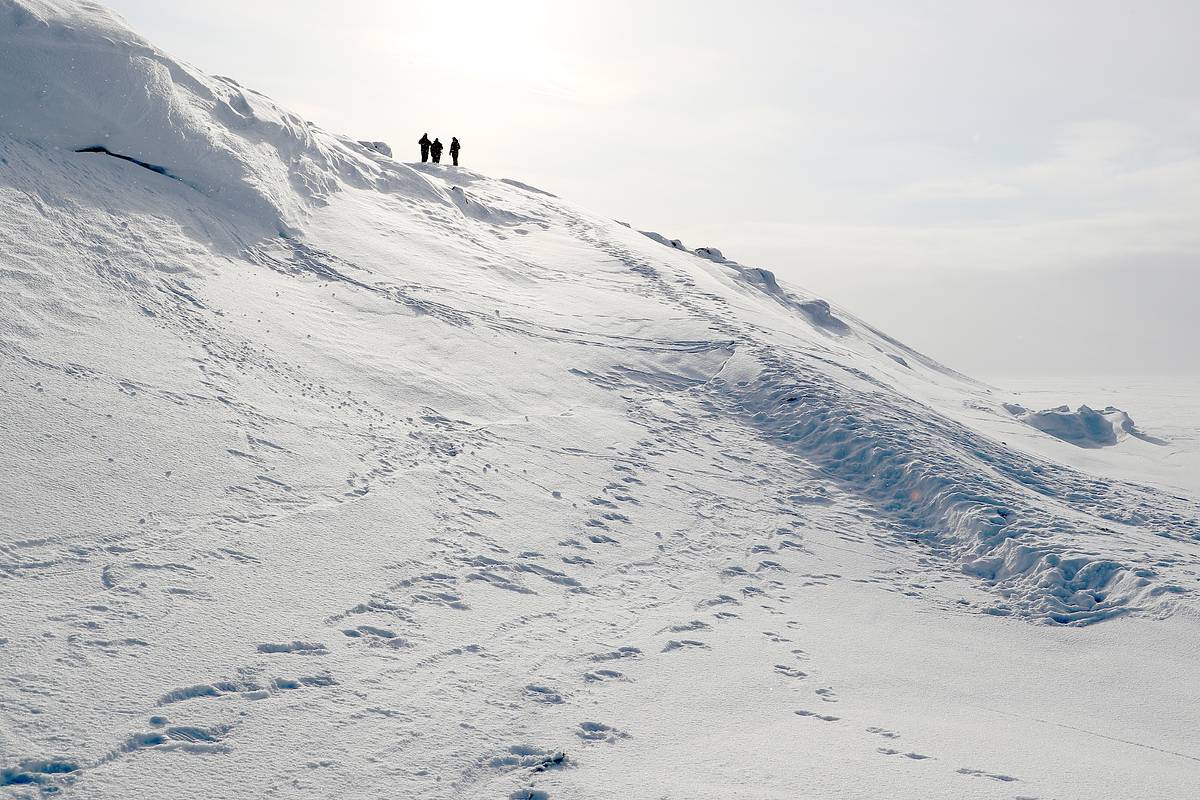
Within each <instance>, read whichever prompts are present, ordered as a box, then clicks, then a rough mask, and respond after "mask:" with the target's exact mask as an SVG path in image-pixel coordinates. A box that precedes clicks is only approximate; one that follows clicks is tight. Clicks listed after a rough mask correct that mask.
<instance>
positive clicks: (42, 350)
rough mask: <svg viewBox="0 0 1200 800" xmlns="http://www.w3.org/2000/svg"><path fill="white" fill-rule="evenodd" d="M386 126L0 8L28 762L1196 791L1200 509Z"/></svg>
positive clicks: (42, 6)
mask: <svg viewBox="0 0 1200 800" xmlns="http://www.w3.org/2000/svg"><path fill="white" fill-rule="evenodd" d="M361 133H362V134H363V135H366V134H368V133H373V132H361ZM387 152H388V149H387V147H386V145H383V144H382V143H377V142H359V141H357V140H355V139H352V138H347V137H343V136H339V135H335V134H331V133H329V132H326V131H323V130H321V129H320V128H318V127H316V126H315V125H313V124H311V123H309V122H307V121H305V120H304V119H302V118H300V117H299V116H297V115H295V114H293V113H291V112H289V111H287V110H285V109H283V108H280V107H279V106H278V105H276V104H275V103H274V102H272V101H271V100H270V99H268V98H266V97H264V96H263V95H261V94H258V93H256V92H254V91H252V90H250V89H248V88H245V87H242V86H240V85H239V84H238V83H237V82H235V81H234V80H231V79H229V78H220V77H213V76H209V75H206V74H204V73H202V72H201V71H199V70H197V69H195V68H193V67H191V66H189V65H186V64H182V63H180V62H178V61H176V60H174V59H172V58H171V57H170V56H168V55H167V54H165V53H163V52H162V51H160V50H158V49H157V48H156V47H154V46H153V45H152V44H151V43H149V42H147V41H145V40H144V39H142V38H140V37H139V36H137V35H136V34H134V33H132V32H130V31H129V30H128V28H127V27H126V26H125V24H124V23H123V22H122V21H120V20H119V19H118V18H116V17H115V16H114V15H112V14H111V13H109V12H108V11H106V10H105V9H104V8H103V7H102V6H100V5H99V4H97V3H93V2H84V1H83V0H0V274H2V276H3V280H2V281H0V363H3V368H4V375H5V380H4V382H3V384H2V385H0V402H2V404H3V405H2V411H3V416H4V419H5V420H6V423H5V425H4V426H3V428H2V429H0V448H2V449H3V453H4V459H3V461H2V462H0V475H2V476H3V479H4V482H5V484H6V487H7V492H6V494H5V499H4V500H3V501H2V502H0V623H2V625H0V665H2V666H3V669H2V670H0V675H2V682H0V758H2V759H3V761H2V763H0V768H2V770H3V771H2V772H0V794H2V795H5V796H11V797H20V798H25V797H29V798H33V797H41V796H45V795H49V794H55V793H58V794H62V795H63V796H69V797H81V798H83V797H87V798H118V797H120V798H131V797H136V798H142V797H145V798H150V797H178V798H184V797H196V798H201V797H238V798H242V797H244V798H260V797H287V798H301V797H311V798H326V797H346V798H360V797H361V798H376V797H380V798H382V797H419V798H476V797H477V798H495V797H504V798H508V797H512V798H547V797H549V798H610V797H647V798H650V797H654V798H659V797H669V798H681V799H682V798H691V799H694V798H710V797H711V798H718V797H721V798H724V797H743V796H744V797H755V798H757V797H772V798H774V797H780V798H783V797H789V798H791V797H814V798H815V797H822V798H823V797H891V798H910V797H911V798H918V797H919V798H962V797H977V798H993V797H995V798H1013V797H1019V796H1025V797H1043V798H1051V797H1055V798H1069V797H1090V798H1096V797H1114V798H1115V797H1127V796H1130V795H1129V790H1130V787H1137V793H1138V794H1139V796H1144V797H1164V798H1165V797H1183V796H1186V794H1187V791H1186V788H1187V787H1191V788H1192V789H1194V787H1195V786H1196V785H1197V782H1198V781H1200V738H1198V735H1197V734H1196V732H1195V731H1194V725H1193V722H1194V714H1195V711H1196V710H1197V709H1196V708H1195V705H1194V703H1195V698H1196V697H1197V696H1200V678H1198V677H1197V675H1196V670H1195V669H1194V662H1193V661H1192V660H1191V659H1192V657H1194V646H1195V643H1196V641H1197V639H1196V636H1195V634H1196V633H1197V630H1198V629H1197V613H1196V608H1197V606H1196V602H1195V592H1196V589H1197V588H1200V587H1198V584H1197V580H1198V579H1197V575H1198V572H1197V569H1198V567H1200V549H1198V546H1200V502H1198V499H1197V496H1196V493H1194V492H1193V493H1189V492H1183V491H1180V490H1177V489H1167V488H1163V487H1161V486H1156V485H1153V484H1152V483H1149V482H1142V481H1139V482H1131V481H1128V480H1124V479H1121V478H1118V477H1114V476H1113V475H1111V474H1105V473H1104V470H1103V469H1102V468H1101V467H1102V465H1101V466H1100V467H1095V468H1088V469H1085V468H1084V467H1082V466H1079V465H1075V466H1073V465H1072V462H1071V458H1072V456H1071V453H1070V451H1071V450H1072V447H1071V446H1070V445H1068V444H1066V443H1064V442H1060V441H1058V439H1054V438H1052V437H1051V436H1049V435H1047V434H1046V433H1045V431H1047V430H1049V431H1050V432H1051V433H1052V434H1053V435H1054V436H1057V437H1060V438H1064V439H1067V441H1071V438H1070V437H1069V436H1067V435H1066V434H1062V433H1061V431H1062V430H1063V429H1064V428H1063V425H1064V424H1065V423H1062V421H1061V420H1058V418H1057V417H1055V418H1054V419H1055V420H1058V421H1056V422H1055V423H1054V425H1051V424H1050V423H1049V422H1047V420H1048V419H1049V417H1047V415H1048V414H1050V412H1042V413H1041V415H1038V414H1033V413H1032V412H1027V411H1026V410H1025V409H1024V408H1023V407H1019V406H1011V405H1010V406H1008V407H1006V406H1005V405H1004V403H1003V401H1004V400H1007V399H1008V398H1007V397H1002V396H1000V395H999V394H998V393H997V392H995V391H994V390H992V389H990V388H989V387H987V386H984V385H982V384H979V383H976V382H974V381H972V380H970V379H969V378H966V377H964V376H962V375H959V374H958V373H956V372H954V371H953V370H950V369H948V368H946V367H944V366H942V365H939V364H938V363H936V362H934V361H933V360H931V359H929V358H926V357H924V356H922V355H921V354H919V353H917V352H914V351H913V350H911V349H909V348H907V347H905V346H904V345H902V344H900V343H899V342H897V341H895V340H894V339H892V338H890V337H888V336H887V335H885V334H884V333H882V332H880V331H878V330H876V329H874V328H872V327H870V326H869V325H867V324H866V323H864V322H862V321H861V320H859V319H857V318H855V317H854V316H853V315H851V314H849V313H847V312H845V311H844V310H842V309H839V308H837V307H835V306H831V305H830V304H829V303H828V302H826V301H824V300H822V299H820V298H817V297H814V296H812V295H810V294H808V293H806V292H804V291H802V290H801V289H798V288H796V287H793V286H789V285H787V284H786V283H782V282H779V281H777V280H776V278H775V277H774V275H772V273H771V272H769V271H767V270H764V269H759V268H754V267H747V266H744V265H742V264H739V263H737V262H736V261H732V260H730V259H727V258H726V257H725V256H724V255H723V254H722V253H721V252H720V251H719V250H716V249H715V248H709V247H704V248H698V249H694V250H692V249H688V248H686V247H685V246H684V245H683V244H682V243H679V242H678V241H675V240H671V239H668V238H667V237H663V236H659V235H657V234H643V233H641V232H639V231H638V230H636V229H634V228H632V227H629V226H626V225H624V224H621V223H618V222H615V221H612V220H608V219H605V218H603V217H600V216H597V215H595V214H592V213H590V212H588V211H585V210H583V209H579V208H577V207H575V206H573V205H571V204H570V203H569V202H567V201H565V200H562V199H559V198H557V197H555V196H553V195H551V194H548V193H546V192H543V191H539V190H537V189H534V188H533V187H529V186H527V185H525V184H523V183H521V182H520V181H517V180H509V179H494V178H490V177H487V176H485V175H481V174H478V173H475V172H471V171H469V170H465V169H456V168H451V167H446V166H445V165H432V164H429V165H422V164H405V163H401V162H400V161H398V160H394V159H393V158H390V157H388V156H387V155H385V153H387ZM1088 411H1089V412H1090V409H1088ZM1109 412H1112V413H1111V414H1110V413H1109ZM1055 413H1056V414H1057V413H1058V412H1055ZM1063 413H1064V414H1065V413H1066V412H1065V411H1064V412H1063ZM1080 413H1082V410H1081V412H1080ZM1091 414H1092V415H1097V414H1098V412H1091ZM1104 414H1105V415H1107V416H1105V417H1104V419H1105V420H1107V422H1106V424H1108V425H1109V427H1107V428H1105V430H1106V431H1107V432H1108V433H1107V434H1105V436H1104V437H1102V438H1104V441H1103V442H1101V443H1102V444H1116V443H1117V442H1118V440H1119V446H1118V447H1113V448H1109V449H1112V450H1118V449H1120V448H1137V447H1144V448H1155V447H1157V446H1158V445H1157V444H1156V442H1155V441H1146V440H1145V439H1148V438H1149V437H1142V436H1141V434H1140V432H1138V435H1137V436H1129V437H1125V436H1124V433H1127V432H1136V429H1135V428H1133V426H1132V422H1129V423H1128V425H1126V424H1125V422H1126V421H1127V420H1128V417H1127V416H1125V415H1124V414H1123V413H1121V412H1117V411H1116V409H1109V410H1108V411H1106V412H1104ZM1114 415H1119V416H1120V419H1116V416H1114ZM1109 417H1112V419H1111V420H1110V419H1109ZM1089 420H1091V418H1090V417H1089V418H1088V420H1084V422H1083V423H1072V424H1077V425H1085V426H1086V425H1088V424H1091V422H1089ZM1093 422H1094V421H1093ZM1093 428H1094V426H1093ZM1072 430H1073V429H1072ZM1081 430H1082V429H1081ZM1087 430H1089V431H1090V430H1092V428H1087ZM1085 433H1086V431H1085V432H1084V433H1080V434H1079V436H1084V435H1085ZM1118 433H1121V434H1122V435H1121V436H1120V437H1119V436H1118ZM1109 434H1111V436H1109ZM1072 435H1073V434H1072ZM1087 436H1089V437H1091V438H1087V439H1086V441H1087V442H1088V443H1089V446H1091V444H1090V443H1092V442H1093V441H1095V437H1094V436H1092V435H1091V434H1087ZM1076 438H1078V437H1076ZM1109 438H1111V439H1112V441H1111V442H1110V441H1109ZM1075 449H1078V448H1075ZM1088 452H1091V453H1096V452H1099V451H1097V450H1095V449H1091V450H1089V451H1088ZM1097 457H1098V456H1097ZM1093 466H1094V465H1093ZM1114 618H1120V619H1115V620H1114ZM1092 623H1103V624H1100V625H1095V624H1092ZM1150 654H1153V655H1150ZM1134 676H1136V677H1134ZM1131 686H1137V687H1139V688H1138V690H1137V691H1138V694H1131V693H1130V691H1128V689H1129V687H1131ZM1147 787H1153V788H1152V789H1148V788H1147Z"/></svg>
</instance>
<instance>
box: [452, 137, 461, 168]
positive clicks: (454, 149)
mask: <svg viewBox="0 0 1200 800" xmlns="http://www.w3.org/2000/svg"><path fill="white" fill-rule="evenodd" d="M459 150H462V145H461V144H459V143H458V137H457V136H452V137H450V158H451V159H452V160H453V161H454V166H456V167H457V166H458V151H459Z"/></svg>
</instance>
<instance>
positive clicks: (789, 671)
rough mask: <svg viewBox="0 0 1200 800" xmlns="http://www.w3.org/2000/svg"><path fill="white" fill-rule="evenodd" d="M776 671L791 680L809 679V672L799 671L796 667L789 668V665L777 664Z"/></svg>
mask: <svg viewBox="0 0 1200 800" xmlns="http://www.w3.org/2000/svg"><path fill="white" fill-rule="evenodd" d="M775 671H776V672H778V673H779V674H780V675H786V676H788V677H789V678H807V677H808V673H807V672H803V671H801V670H798V669H796V668H795V667H789V666H788V665H787V664H776V665H775Z"/></svg>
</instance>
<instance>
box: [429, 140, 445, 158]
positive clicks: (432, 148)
mask: <svg viewBox="0 0 1200 800" xmlns="http://www.w3.org/2000/svg"><path fill="white" fill-rule="evenodd" d="M442 147H443V145H442V140H441V139H436V138H435V139H434V140H433V144H431V145H429V153H430V155H432V156H433V163H435V164H440V163H442Z"/></svg>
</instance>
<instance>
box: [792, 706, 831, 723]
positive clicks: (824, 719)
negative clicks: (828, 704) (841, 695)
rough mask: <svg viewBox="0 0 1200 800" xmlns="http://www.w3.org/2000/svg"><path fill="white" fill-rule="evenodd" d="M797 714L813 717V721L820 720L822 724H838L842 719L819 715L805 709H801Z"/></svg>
mask: <svg viewBox="0 0 1200 800" xmlns="http://www.w3.org/2000/svg"><path fill="white" fill-rule="evenodd" d="M796 713H797V714H799V715H800V716H802V717H812V718H813V719H819V720H821V721H822V722H837V721H838V720H839V719H841V717H834V716H831V715H829V714H818V713H817V712H815V711H809V710H808V709H804V708H802V709H800V710H799V711H797V712H796Z"/></svg>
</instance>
